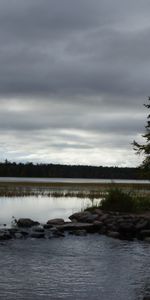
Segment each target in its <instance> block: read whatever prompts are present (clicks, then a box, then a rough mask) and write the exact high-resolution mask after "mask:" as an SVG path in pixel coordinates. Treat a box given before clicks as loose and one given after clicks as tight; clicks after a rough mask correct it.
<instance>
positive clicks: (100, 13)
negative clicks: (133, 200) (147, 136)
mask: <svg viewBox="0 0 150 300" xmlns="http://www.w3.org/2000/svg"><path fill="white" fill-rule="evenodd" d="M149 11H150V3H149V1H144V2H141V1H140V0H136V1H135V0H132V1H126V2H124V1H120V0H114V1H108V0H105V1H104V0H101V1H99V0H93V1H91V0H80V1H76V2H75V1H73V0H63V1H61V2H60V1H58V0H26V1H25V0H11V2H10V1H8V0H0V41H1V44H0V66H1V68H0V107H1V111H0V134H1V143H2V144H3V145H5V150H4V151H5V153H7V152H8V156H9V155H10V157H14V156H11V155H12V152H11V151H13V149H14V148H16V147H15V146H14V145H15V143H16V145H18V147H20V143H21V141H22V144H24V140H26V143H27V140H28V141H30V150H26V151H29V153H30V154H31V156H30V157H31V158H33V159H36V155H37V158H38V157H39V153H38V151H40V150H38V149H42V147H43V148H44V147H51V149H53V150H52V152H53V153H54V155H53V156H52V157H53V159H54V156H55V152H56V153H57V149H59V151H60V149H61V150H63V154H62V162H63V161H64V160H65V161H66V157H68V154H65V149H66V153H67V151H68V150H67V149H74V151H76V149H80V150H82V151H84V152H83V153H82V155H83V156H85V158H84V159H83V157H81V156H79V159H80V160H81V161H82V162H83V163H86V162H87V163H88V160H89V159H90V155H91V157H94V153H95V152H96V153H95V158H91V163H94V164H96V161H97V164H99V157H98V149H99V151H100V149H102V148H105V147H106V148H108V152H109V153H110V154H109V155H110V161H111V158H112V155H111V149H114V148H116V149H122V150H121V151H123V147H124V148H125V149H128V153H131V152H130V151H131V147H130V143H131V142H132V139H133V138H134V137H139V136H140V134H141V133H142V130H144V122H145V111H144V108H142V103H143V102H145V101H146V98H147V96H148V95H149V77H150V62H149V49H150V25H149ZM62 131H69V133H68V134H64V133H62ZM37 132H39V134H37ZM41 132H42V133H41ZM47 132H49V134H51V135H52V132H53V134H54V135H55V138H54V136H53V138H51V139H50V143H48V144H47V142H46V138H45V139H44V140H43V136H46V133H47ZM74 133H76V134H74ZM4 135H5V138H4ZM10 137H12V140H13V141H11V139H10ZM55 139H57V142H56V140H55ZM7 140H8V142H7ZM58 140H59V141H58ZM36 141H38V143H39V145H38V148H36V149H37V150H35V145H36V147H37V142H36ZM99 141H101V142H99ZM127 145H128V146H127ZM3 147H4V146H3ZM20 149H21V148H20ZM46 149H48V148H45V151H46ZM89 149H90V150H89ZM92 149H93V154H90V155H89V154H87V152H86V150H87V151H92ZM15 151H16V150H15ZM36 151H37V154H36V153H35V152H36ZM70 151H71V150H70ZM82 151H81V152H82ZM105 152H106V151H105ZM9 153H11V154H9ZM15 153H16V152H15ZM33 153H34V155H33ZM40 153H42V152H40ZM46 153H47V152H46ZM90 153H91V152H90ZM117 153H118V152H116V161H117V155H118V154H117ZM122 153H123V152H122ZM1 155H2V154H1ZM19 155H20V156H19V157H20V158H22V159H25V157H27V153H26V154H25V153H24V154H23V155H22V154H19ZM40 155H41V159H42V154H40ZM46 155H47V159H50V158H49V156H48V154H45V156H43V157H44V158H43V159H44V160H46ZM56 156H57V155H56ZM113 156H114V154H113ZM123 156H124V154H123ZM15 157H17V154H16V156H15ZM73 157H74V154H73V153H72V152H71V153H70V157H69V158H68V159H69V161H70V162H73V161H74V159H75V158H73ZM120 157H121V156H120ZM131 157H132V154H131ZM56 159H58V160H59V161H61V156H60V157H58V156H57V158H56ZM118 159H119V162H120V163H121V158H118ZM129 160H130V162H131V164H132V158H131V159H129ZM107 162H108V160H107ZM130 162H129V164H130ZM78 163H80V161H78ZM109 163H111V162H109ZM112 163H113V164H114V160H113V158H112ZM127 164H128V162H127Z"/></svg>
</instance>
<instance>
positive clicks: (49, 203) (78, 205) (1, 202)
mask: <svg viewBox="0 0 150 300" xmlns="http://www.w3.org/2000/svg"><path fill="white" fill-rule="evenodd" d="M96 202H97V200H96V199H95V200H94V203H96ZM87 206H91V200H90V199H89V198H77V197H59V198H56V197H52V196H50V197H49V196H42V195H39V196H28V197H27V196H25V197H14V198H12V197H0V208H1V209H0V223H1V225H2V224H4V223H6V224H7V225H8V226H10V224H11V221H12V216H14V217H15V218H16V219H18V218H25V217H28V218H32V219H34V220H37V221H39V222H41V223H45V222H46V221H47V220H48V219H51V218H56V217H58V218H59V217H60V218H64V219H65V220H68V217H69V215H71V214H72V213H74V212H77V211H81V210H83V209H84V208H86V207H87Z"/></svg>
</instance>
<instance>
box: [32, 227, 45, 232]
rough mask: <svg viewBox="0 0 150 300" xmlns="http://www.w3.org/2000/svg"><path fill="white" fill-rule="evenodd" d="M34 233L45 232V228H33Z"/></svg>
mask: <svg viewBox="0 0 150 300" xmlns="http://www.w3.org/2000/svg"><path fill="white" fill-rule="evenodd" d="M33 231H35V232H44V228H42V227H35V228H33Z"/></svg>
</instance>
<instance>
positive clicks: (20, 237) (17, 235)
mask: <svg viewBox="0 0 150 300" xmlns="http://www.w3.org/2000/svg"><path fill="white" fill-rule="evenodd" d="M14 237H15V238H16V239H22V238H23V235H22V234H21V233H20V232H16V233H15V234H14Z"/></svg>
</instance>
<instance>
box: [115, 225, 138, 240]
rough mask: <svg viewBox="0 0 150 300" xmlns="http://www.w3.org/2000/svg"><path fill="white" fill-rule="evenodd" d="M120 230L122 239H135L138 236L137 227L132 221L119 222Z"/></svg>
mask: <svg viewBox="0 0 150 300" xmlns="http://www.w3.org/2000/svg"><path fill="white" fill-rule="evenodd" d="M118 232H119V234H120V238H121V239H127V240H130V239H133V238H134V237H135V236H136V229H135V226H134V224H133V223H131V222H130V221H129V222H127V221H125V222H123V223H121V224H119V228H118Z"/></svg>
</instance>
